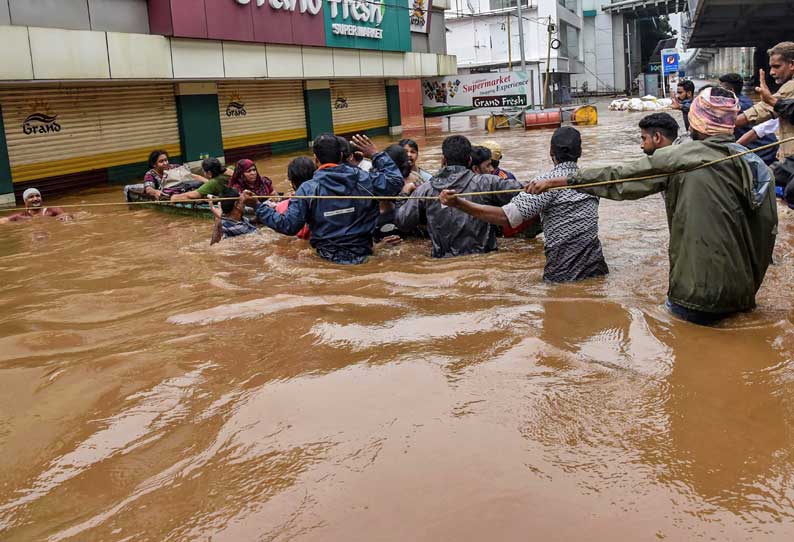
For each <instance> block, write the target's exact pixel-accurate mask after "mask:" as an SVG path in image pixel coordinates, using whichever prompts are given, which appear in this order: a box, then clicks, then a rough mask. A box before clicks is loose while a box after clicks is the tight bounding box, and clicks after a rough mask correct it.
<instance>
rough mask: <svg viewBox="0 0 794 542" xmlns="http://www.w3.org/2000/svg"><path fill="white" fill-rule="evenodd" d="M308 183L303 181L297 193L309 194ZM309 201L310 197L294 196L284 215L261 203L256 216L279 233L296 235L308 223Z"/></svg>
mask: <svg viewBox="0 0 794 542" xmlns="http://www.w3.org/2000/svg"><path fill="white" fill-rule="evenodd" d="M307 184H309V182H305V183H303V184H302V185H301V187H300V188H298V191H297V192H296V193H295V195H296V196H304V195H308V191H307V190H304V187H306V185H307ZM309 202H310V200H308V199H303V198H292V199H290V200H289V207H287V212H286V213H284V214H283V215H282V214H280V213H277V212H276V210H275V209H273V208H272V207H270V206H269V205H260V206H259V207H257V209H256V217H257V219H258V220H259V222H260V223H261V224H264V225H265V226H267V227H268V228H271V229H273V230H275V231H277V232H279V233H283V234H284V235H296V234H297V233H298V232H299V231H301V229H302V228H303V226H305V225H306V221H307V220H308V217H309Z"/></svg>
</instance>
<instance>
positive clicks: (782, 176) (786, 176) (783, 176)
mask: <svg viewBox="0 0 794 542" xmlns="http://www.w3.org/2000/svg"><path fill="white" fill-rule="evenodd" d="M772 173H774V174H775V185H776V186H779V187H780V188H782V189H783V199H784V200H786V203H788V205H789V207H791V206H794V157H791V156H789V157H788V158H786V159H785V160H784V161H783V162H777V163H775V164H774V165H773V166H772Z"/></svg>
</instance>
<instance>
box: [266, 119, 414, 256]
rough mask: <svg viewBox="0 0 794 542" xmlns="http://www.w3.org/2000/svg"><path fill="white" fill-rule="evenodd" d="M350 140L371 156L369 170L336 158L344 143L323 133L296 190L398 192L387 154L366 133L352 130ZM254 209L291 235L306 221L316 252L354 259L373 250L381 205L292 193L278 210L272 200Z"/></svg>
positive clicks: (398, 180)
mask: <svg viewBox="0 0 794 542" xmlns="http://www.w3.org/2000/svg"><path fill="white" fill-rule="evenodd" d="M352 143H353V145H354V146H356V147H357V148H358V150H359V151H361V152H362V153H363V154H364V156H366V157H367V158H371V159H372V164H373V172H372V173H370V172H366V171H364V170H362V169H360V168H358V167H354V166H351V165H349V164H347V163H340V162H341V161H342V151H343V149H342V146H341V144H340V141H339V139H338V138H337V137H336V136H334V135H332V134H322V135H320V136H318V137H317V138H316V139H315V140H314V146H313V150H314V159H315V163H316V164H317V172H316V173H315V174H314V177H312V178H311V179H310V180H308V181H306V182H304V183H303V184H302V185H301V186H300V187H299V188H298V191H297V192H296V193H295V195H296V196H396V195H398V194H399V193H400V192H401V191H402V189H403V176H402V174H401V173H400V170H399V169H398V168H397V166H396V165H395V164H394V162H393V161H392V159H391V158H389V157H388V156H387V155H386V154H384V153H382V152H377V149H376V148H375V145H374V144H373V143H372V141H370V139H369V138H368V137H366V136H354V137H353V139H352ZM256 214H257V217H258V218H259V221H260V222H261V223H262V224H264V225H266V226H268V227H269V228H272V229H274V230H276V231H277V232H279V233H283V234H285V235H295V234H296V233H298V232H299V231H300V230H301V228H303V226H304V225H307V224H308V226H309V230H310V231H311V240H310V242H311V245H312V246H313V247H314V248H315V250H316V251H317V255H318V256H320V257H321V258H324V259H326V260H329V261H331V262H334V263H338V264H359V263H364V262H365V261H366V260H367V258H368V257H369V256H370V255H371V254H372V234H373V232H374V231H375V226H376V224H377V221H378V215H379V214H380V210H379V205H378V200H376V199H345V198H340V199H303V198H292V199H291V200H290V202H289V207H288V208H287V212H286V213H284V214H283V215H282V214H278V213H277V212H276V211H275V210H274V209H273V207H272V206H271V205H260V206H259V208H258V209H257V212H256Z"/></svg>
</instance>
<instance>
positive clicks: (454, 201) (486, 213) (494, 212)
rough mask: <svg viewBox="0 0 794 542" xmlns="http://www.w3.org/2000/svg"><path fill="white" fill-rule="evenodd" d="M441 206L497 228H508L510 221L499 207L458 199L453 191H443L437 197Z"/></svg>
mask: <svg viewBox="0 0 794 542" xmlns="http://www.w3.org/2000/svg"><path fill="white" fill-rule="evenodd" d="M439 198H440V200H441V204H442V205H446V206H448V207H453V208H455V209H458V210H460V211H463V212H464V213H466V214H469V215H471V216H473V217H474V218H476V219H478V220H482V221H483V222H488V223H489V224H496V225H497V226H509V225H510V221H509V220H508V219H507V215H506V214H505V212H504V211H503V210H502V208H501V207H496V206H493V205H481V204H479V203H474V202H473V201H469V200H467V199H464V198H459V197H458V196H457V194H456V193H455V191H454V190H444V191H442V192H441V195H440V196H439Z"/></svg>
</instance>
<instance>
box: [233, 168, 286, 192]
mask: <svg viewBox="0 0 794 542" xmlns="http://www.w3.org/2000/svg"><path fill="white" fill-rule="evenodd" d="M255 166H256V164H255V163H254V162H253V160H245V159H243V160H240V161H239V162H237V165H236V167H235V170H234V175H232V178H231V180H230V181H229V188H232V189H234V190H237V192H238V193H239V194H242V193H243V191H244V190H250V191H251V192H253V193H254V194H256V195H257V196H269V195H270V194H273V193H274V192H275V190H274V189H273V181H271V180H270V179H269V178H267V177H262V176H261V175H260V174H259V171H258V170H257V172H256V178H255V179H254V181H253V182H252V183H251V185H250V186H249V185H247V184H246V180H245V172H246V171H248V170H249V169H251V168H252V167H255Z"/></svg>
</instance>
